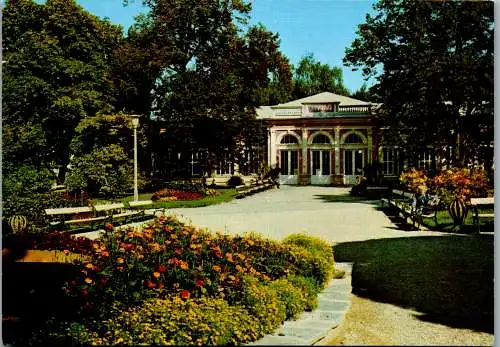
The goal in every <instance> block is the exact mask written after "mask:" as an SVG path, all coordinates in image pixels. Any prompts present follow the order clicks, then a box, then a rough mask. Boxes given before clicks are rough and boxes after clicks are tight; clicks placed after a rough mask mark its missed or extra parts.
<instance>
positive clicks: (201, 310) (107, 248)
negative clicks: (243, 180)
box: [33, 217, 333, 345]
mask: <svg viewBox="0 0 500 347" xmlns="http://www.w3.org/2000/svg"><path fill="white" fill-rule="evenodd" d="M107 227H108V228H109V229H111V228H112V227H111V226H107ZM53 235H55V234H53ZM59 236H60V237H61V239H62V240H63V242H62V246H59V248H61V247H62V248H64V247H67V248H74V247H75V244H73V243H72V242H70V241H68V237H67V236H62V234H59ZM54 239H55V236H51V237H49V241H46V242H40V245H45V246H41V247H44V248H47V247H49V248H51V249H55V248H54V247H58V246H54V243H55V242H54ZM75 242H76V243H78V244H79V245H81V247H82V254H90V260H89V261H87V262H80V263H79V265H78V266H80V267H81V271H80V272H79V276H77V277H76V278H71V279H68V281H67V282H66V284H65V285H64V286H63V290H64V292H65V293H66V295H67V296H68V298H70V299H71V300H72V303H73V304H74V305H75V307H76V308H77V309H76V310H75V315H74V317H72V319H66V320H65V322H61V321H57V319H55V321H53V322H52V324H46V325H44V326H43V327H41V329H40V332H39V333H38V334H36V333H35V334H34V335H33V336H34V342H43V343H49V342H50V343H68V344H73V343H83V344H105V345H111V344H120V343H124V344H241V343H246V342H250V341H254V340H256V339H258V338H260V337H262V336H263V335H265V334H266V333H270V332H272V331H273V330H275V329H276V328H277V327H279V326H280V325H281V323H282V322H283V321H284V320H285V319H286V318H293V317H296V316H297V314H299V313H300V312H302V311H303V310H306V309H312V308H314V307H315V305H316V296H317V294H318V292H319V291H320V290H321V288H323V287H324V286H325V285H326V283H327V282H328V280H329V279H330V278H331V276H332V273H333V252H332V250H331V246H329V245H328V244H327V243H325V242H324V241H322V240H320V239H316V238H313V237H310V236H306V235H300V234H299V235H293V236H291V237H288V238H287V239H285V240H284V241H283V242H276V241H272V240H269V239H265V238H263V237H261V236H259V235H255V234H247V235H244V236H237V237H231V236H228V235H223V234H212V233H209V232H207V231H203V230H199V229H197V228H194V227H192V226H188V225H185V224H183V223H180V222H179V221H178V220H177V219H176V218H174V217H161V218H159V219H156V220H155V221H153V222H152V223H150V224H149V225H148V226H147V227H145V228H144V229H143V230H142V231H138V230H134V229H126V230H118V231H115V232H113V233H109V234H107V235H105V236H104V237H102V238H101V239H98V240H95V241H75ZM64 249H66V248H64ZM72 251H73V249H72Z"/></svg>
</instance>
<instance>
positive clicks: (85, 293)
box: [80, 289, 89, 296]
mask: <svg viewBox="0 0 500 347" xmlns="http://www.w3.org/2000/svg"><path fill="white" fill-rule="evenodd" d="M80 294H82V295H83V296H87V295H89V291H88V290H87V289H82V290H81V291H80Z"/></svg>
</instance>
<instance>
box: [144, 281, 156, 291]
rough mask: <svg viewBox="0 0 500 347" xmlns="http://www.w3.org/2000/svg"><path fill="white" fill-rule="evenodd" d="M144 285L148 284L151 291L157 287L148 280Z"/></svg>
mask: <svg viewBox="0 0 500 347" xmlns="http://www.w3.org/2000/svg"><path fill="white" fill-rule="evenodd" d="M144 284H146V287H148V288H149V289H153V288H154V287H156V283H154V282H153V281H150V280H146V281H145V282H144Z"/></svg>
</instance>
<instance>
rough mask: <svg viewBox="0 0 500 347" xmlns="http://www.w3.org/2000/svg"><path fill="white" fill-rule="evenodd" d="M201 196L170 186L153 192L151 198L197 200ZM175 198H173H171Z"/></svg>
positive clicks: (160, 199)
mask: <svg viewBox="0 0 500 347" xmlns="http://www.w3.org/2000/svg"><path fill="white" fill-rule="evenodd" d="M202 197H203V196H202V194H201V193H197V192H184V191H179V190H175V189H171V188H165V189H162V190H160V191H157V192H155V193H153V195H152V196H151V200H153V201H171V200H198V199H201V198H202ZM171 198H175V199H171Z"/></svg>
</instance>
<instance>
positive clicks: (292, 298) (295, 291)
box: [269, 278, 307, 319]
mask: <svg viewBox="0 0 500 347" xmlns="http://www.w3.org/2000/svg"><path fill="white" fill-rule="evenodd" d="M269 287H271V288H273V289H274V290H275V291H276V293H277V294H278V297H279V299H280V301H281V302H283V303H284V304H285V310H286V317H285V318H286V319H295V318H297V317H298V315H299V314H300V313H302V312H303V311H304V310H305V308H306V305H307V302H306V300H307V297H306V296H304V291H303V289H302V288H300V287H299V288H297V287H296V286H294V285H293V283H292V282H290V281H288V279H286V278H283V279H279V280H276V281H273V282H271V283H270V284H269Z"/></svg>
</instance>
